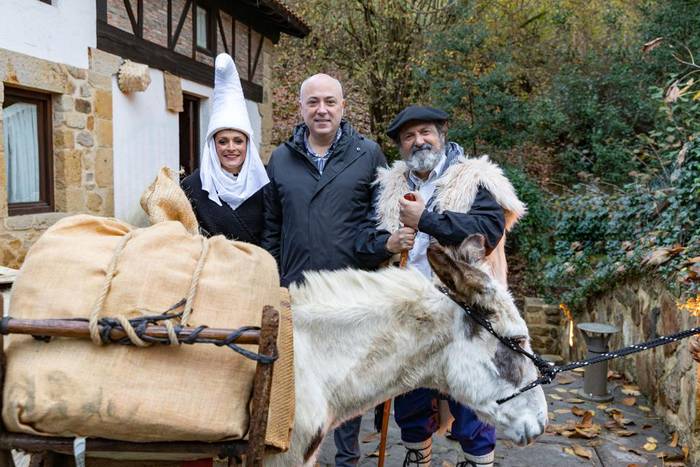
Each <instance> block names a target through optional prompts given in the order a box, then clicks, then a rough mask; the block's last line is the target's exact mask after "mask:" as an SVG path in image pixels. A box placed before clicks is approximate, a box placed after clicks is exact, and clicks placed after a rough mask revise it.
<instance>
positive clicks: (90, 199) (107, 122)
mask: <svg viewBox="0 0 700 467" xmlns="http://www.w3.org/2000/svg"><path fill="white" fill-rule="evenodd" d="M115 66H116V63H115V62H114V60H113V56H111V55H109V54H105V53H103V52H100V51H97V50H94V49H90V68H89V69H87V70H86V69H80V68H75V67H72V66H67V65H63V64H60V63H54V62H50V61H46V60H41V59H37V58H34V57H31V56H27V55H23V54H18V53H15V52H11V51H8V50H4V49H0V107H1V104H2V102H3V101H4V89H5V88H6V87H18V88H24V89H30V90H34V91H39V92H43V93H49V94H51V96H52V98H51V101H52V105H51V107H52V114H53V127H52V131H53V142H52V143H53V147H52V148H51V152H52V154H53V170H54V174H53V175H54V180H53V181H54V203H55V211H56V212H51V213H41V214H31V215H23V216H8V210H7V180H6V171H5V170H4V167H5V156H4V149H3V147H4V146H3V133H2V111H1V110H0V167H2V168H3V170H0V264H1V265H3V266H8V267H12V268H18V267H19V266H20V265H21V263H22V261H23V260H24V256H25V255H26V252H27V250H28V248H29V247H30V246H31V245H32V244H33V243H34V241H36V239H37V238H38V237H39V235H40V234H41V233H42V232H43V231H45V230H46V229H47V228H48V227H50V226H51V225H52V224H53V223H54V222H56V221H57V220H59V219H60V218H62V217H64V216H66V215H69V214H72V213H76V212H87V213H91V214H97V215H105V216H110V215H113V214H114V186H113V185H114V182H113V178H114V177H113V167H112V78H111V73H112V72H113V71H116V68H115Z"/></svg>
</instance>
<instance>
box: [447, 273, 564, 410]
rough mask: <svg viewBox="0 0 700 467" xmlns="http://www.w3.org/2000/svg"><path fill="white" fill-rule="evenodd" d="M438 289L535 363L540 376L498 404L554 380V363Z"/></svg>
mask: <svg viewBox="0 0 700 467" xmlns="http://www.w3.org/2000/svg"><path fill="white" fill-rule="evenodd" d="M438 290H439V291H440V292H442V293H444V294H445V295H447V296H448V297H449V298H450V299H451V300H452V301H453V302H455V303H456V304H457V305H459V307H460V308H462V310H463V311H464V313H466V315H467V316H469V317H470V318H471V319H472V320H474V321H476V323H477V324H479V325H480V326H481V327H483V328H484V329H486V330H487V331H488V332H489V333H490V334H491V335H493V336H494V337H495V338H496V339H498V340H499V341H500V342H501V343H502V344H503V345H505V346H506V347H508V348H509V349H510V350H512V351H513V352H517V353H519V354H522V355H524V356H526V357H527V358H529V359H530V360H532V363H534V364H535V366H536V367H537V370H538V371H539V373H540V377H539V378H537V379H536V380H535V381H533V382H532V383H530V384H528V385H527V386H524V387H522V388H520V389H518V391H517V392H515V393H513V394H512V395H510V396H508V397H505V398H503V399H498V400H497V401H496V402H497V403H498V404H503V403H504V402H506V401H509V400H511V399H512V398H514V397H515V396H517V395H519V394H522V393H523V392H525V391H529V390H530V389H532V388H534V387H536V386H539V385H540V384H549V383H551V382H552V381H554V377H555V376H556V375H557V373H558V372H559V371H558V368H557V367H556V366H554V363H552V362H549V361H547V360H545V359H544V358H542V357H540V356H539V355H537V354H536V353H532V352H528V351H527V350H525V349H523V348H522V347H520V345H519V344H518V341H517V340H516V339H513V338H512V337H506V336H502V335H500V334H499V333H497V332H496V331H495V330H494V329H493V326H492V325H491V322H490V321H489V320H487V319H484V318H482V317H481V316H480V315H479V314H478V313H477V312H475V311H474V310H473V309H472V308H471V307H470V306H469V305H467V304H466V303H464V302H462V301H461V300H459V299H458V298H457V297H455V296H454V294H453V293H452V292H451V291H450V290H449V289H447V288H445V287H442V286H438Z"/></svg>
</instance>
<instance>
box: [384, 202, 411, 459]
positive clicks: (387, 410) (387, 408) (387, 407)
mask: <svg viewBox="0 0 700 467" xmlns="http://www.w3.org/2000/svg"><path fill="white" fill-rule="evenodd" d="M403 198H404V199H406V200H408V201H415V200H416V195H414V194H413V193H406V194H405V195H403ZM406 265H408V251H402V252H401V259H400V260H399V268H401V269H403V268H405V267H406ZM382 406H383V408H382V431H381V434H380V437H379V460H378V461H377V467H384V459H385V458H386V438H387V434H388V432H389V417H390V416H391V399H389V400H388V401H384V404H382Z"/></svg>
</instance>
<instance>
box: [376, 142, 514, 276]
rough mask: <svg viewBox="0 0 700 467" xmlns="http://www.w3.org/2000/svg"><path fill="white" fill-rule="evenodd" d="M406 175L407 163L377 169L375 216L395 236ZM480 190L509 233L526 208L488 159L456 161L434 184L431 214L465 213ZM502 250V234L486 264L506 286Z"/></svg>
mask: <svg viewBox="0 0 700 467" xmlns="http://www.w3.org/2000/svg"><path fill="white" fill-rule="evenodd" d="M449 162H450V161H448V163H449ZM407 171H408V169H407V167H406V163H405V162H403V161H397V162H395V163H394V164H393V165H392V166H391V167H389V168H382V169H379V170H378V172H377V181H376V183H378V184H379V198H378V200H377V206H376V212H377V223H378V227H379V228H380V229H384V230H387V231H389V232H394V231H395V230H397V229H398V228H399V227H400V222H399V203H398V200H399V198H400V197H402V196H403V195H404V194H405V193H407V192H409V191H411V190H410V188H409V186H408V182H407V180H406V174H407ZM479 186H481V187H484V188H485V189H487V190H488V191H489V192H490V193H491V195H492V196H493V197H494V198H495V200H496V202H498V204H500V205H501V207H502V208H503V212H504V215H505V221H506V231H509V230H511V229H512V228H513V226H514V225H515V224H516V223H517V222H518V220H519V219H520V218H521V217H522V216H523V215H524V214H525V211H526V207H525V204H524V203H523V202H522V201H520V200H519V199H518V196H517V195H516V194H515V190H514V189H513V185H511V183H510V181H508V179H507V178H506V177H505V175H503V171H502V170H501V168H500V167H499V166H498V165H496V164H494V163H493V162H491V161H490V160H489V158H488V156H482V157H479V158H465V157H458V158H455V159H454V160H453V161H452V164H451V165H450V166H449V167H448V168H447V169H446V170H445V172H444V173H443V174H442V176H441V177H440V178H439V179H438V180H437V182H436V187H435V195H434V196H435V204H434V207H433V210H435V211H437V212H443V211H453V212H463V213H466V212H468V211H469V209H470V208H471V206H472V204H473V203H474V198H475V197H476V193H477V191H478V189H479ZM426 202H427V200H426ZM504 246H505V232H504V234H503V237H502V238H501V241H500V242H498V245H496V248H494V249H493V251H492V252H491V253H490V254H489V255H488V256H487V257H486V261H487V263H488V265H489V266H490V269H491V272H492V276H493V277H494V278H495V279H497V280H499V281H500V282H501V283H502V284H504V285H506V286H507V279H506V278H507V272H508V266H507V263H506V255H505V248H504Z"/></svg>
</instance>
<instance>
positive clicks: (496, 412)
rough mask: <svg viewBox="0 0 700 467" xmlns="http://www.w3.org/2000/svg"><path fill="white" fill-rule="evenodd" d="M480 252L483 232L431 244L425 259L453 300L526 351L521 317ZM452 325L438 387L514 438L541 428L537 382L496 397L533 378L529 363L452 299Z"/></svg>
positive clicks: (543, 413)
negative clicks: (442, 383) (451, 244)
mask: <svg viewBox="0 0 700 467" xmlns="http://www.w3.org/2000/svg"><path fill="white" fill-rule="evenodd" d="M484 254H485V250H484V239H483V237H482V236H480V235H472V236H470V237H469V238H467V239H466V240H464V242H462V244H461V245H460V246H459V248H445V247H442V246H440V245H432V246H431V247H430V248H429V250H428V260H429V261H430V265H431V266H432V269H433V271H434V272H435V274H437V276H438V277H439V278H440V280H441V281H442V283H443V284H445V286H447V288H448V289H449V291H450V293H451V295H452V296H453V297H454V298H455V300H457V301H459V302H461V303H464V304H466V305H468V306H469V308H470V309H471V310H472V312H473V313H474V314H475V315H476V316H477V318H479V317H480V318H482V319H483V320H486V321H488V322H489V323H491V326H492V327H493V330H494V331H495V332H496V333H497V334H499V335H500V336H503V337H506V338H510V339H512V340H514V341H515V342H517V345H520V346H521V347H522V348H523V349H525V350H527V351H531V349H530V339H529V335H528V330H527V327H526V325H525V321H524V320H523V319H522V317H521V316H520V313H519V312H518V309H517V308H516V307H515V304H514V303H513V299H512V297H511V295H510V293H509V292H508V290H507V289H506V288H505V287H504V286H503V285H501V284H500V283H498V282H496V281H495V280H493V279H491V277H490V276H489V275H487V274H486V272H485V271H486V265H485V264H484V261H483V260H484ZM454 326H455V333H454V339H453V341H452V342H451V343H450V344H449V345H448V346H447V348H446V349H445V362H446V364H445V368H446V375H445V378H446V385H447V387H446V388H444V389H445V390H446V391H447V392H448V393H449V394H450V395H451V396H452V397H453V398H455V399H456V400H457V401H459V402H461V403H463V404H465V405H468V406H470V407H471V408H472V409H474V410H475V411H476V412H477V413H478V414H479V415H480V416H481V417H482V418H484V419H485V420H487V421H489V422H491V423H495V424H496V425H497V426H498V427H499V428H500V430H502V432H503V433H504V434H505V435H506V436H508V437H509V438H510V439H512V440H513V441H515V442H517V443H518V444H527V443H529V442H530V441H532V440H533V439H534V438H535V437H537V436H539V435H540V434H542V432H543V430H544V427H545V424H546V422H547V403H546V401H545V398H544V392H543V391H542V388H541V387H539V386H538V387H536V388H534V389H532V390H530V391H527V392H525V393H523V394H521V395H519V396H517V397H515V398H513V399H511V400H509V401H506V402H504V403H503V404H498V403H497V402H496V401H497V400H499V399H504V398H507V397H509V396H510V395H512V394H513V393H515V392H516V391H517V390H518V389H519V388H521V387H523V386H526V385H527V384H528V383H530V382H532V381H534V380H535V379H537V377H538V373H537V369H536V367H535V365H534V363H533V362H532V361H531V360H530V359H528V358H527V357H525V356H524V355H522V354H520V353H517V352H516V351H514V350H512V349H510V348H508V347H507V346H506V345H505V344H503V343H502V342H501V341H499V340H498V339H497V338H496V337H495V336H494V335H493V334H491V333H490V332H489V331H488V330H487V329H486V328H485V327H484V326H482V325H481V324H479V323H477V321H476V320H475V319H473V318H472V317H470V316H469V315H468V314H467V313H466V312H465V311H463V310H462V309H461V307H459V306H458V305H456V304H455V318H454Z"/></svg>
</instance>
